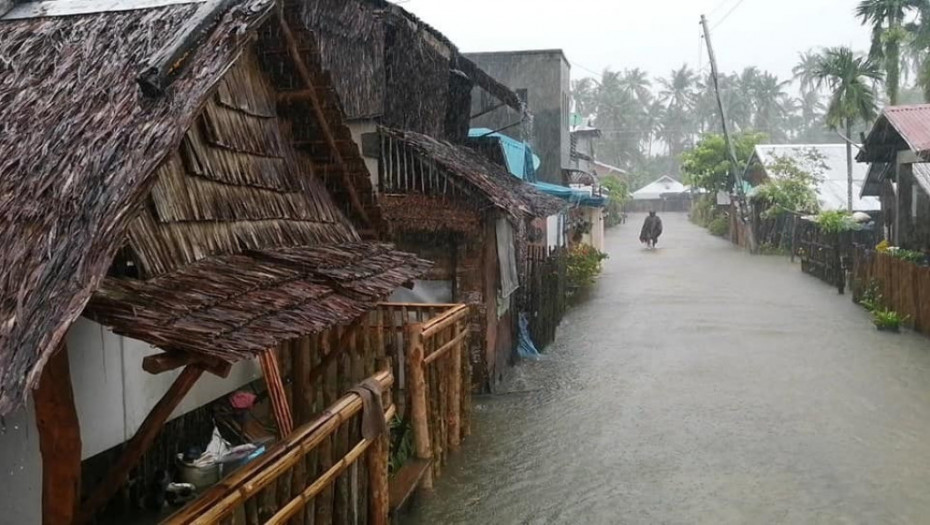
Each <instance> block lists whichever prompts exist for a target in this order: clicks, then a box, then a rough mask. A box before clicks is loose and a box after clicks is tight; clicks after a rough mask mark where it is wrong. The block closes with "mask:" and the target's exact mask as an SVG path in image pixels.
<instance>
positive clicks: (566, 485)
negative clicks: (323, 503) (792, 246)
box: [405, 214, 930, 524]
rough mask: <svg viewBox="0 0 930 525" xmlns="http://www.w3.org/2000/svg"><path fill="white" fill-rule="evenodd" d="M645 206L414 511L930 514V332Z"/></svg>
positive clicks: (553, 517)
mask: <svg viewBox="0 0 930 525" xmlns="http://www.w3.org/2000/svg"><path fill="white" fill-rule="evenodd" d="M641 220H642V219H641V218H637V217H633V218H631V221H630V222H629V223H628V224H626V225H624V226H621V227H619V228H616V229H613V230H611V231H609V232H608V240H607V242H608V247H609V252H610V256H611V258H610V259H609V260H608V261H606V264H605V271H604V274H603V276H602V277H601V279H600V281H599V283H598V285H597V287H596V289H595V290H593V292H592V293H591V296H590V297H589V298H588V299H587V300H586V301H585V302H584V303H582V304H580V305H578V306H577V307H575V308H574V309H573V310H571V311H570V312H569V313H568V315H567V316H566V319H565V320H564V322H563V323H562V325H561V327H560V329H559V334H558V338H557V341H556V342H555V343H554V344H553V345H552V346H551V347H550V348H549V349H548V350H547V353H546V355H545V357H544V359H543V360H541V361H537V362H525V363H522V364H521V365H519V366H518V367H517V368H516V369H515V370H514V374H513V377H512V378H511V379H510V380H509V381H508V384H507V389H508V391H509V392H510V393H507V394H503V395H499V396H493V397H480V398H477V399H476V400H475V410H476V413H475V421H474V423H473V432H472V435H471V436H470V437H469V438H468V441H467V443H466V444H465V446H464V447H463V450H462V453H460V454H458V455H457V456H456V457H455V458H453V460H452V461H451V463H450V464H449V465H448V466H447V467H446V468H445V470H444V472H443V475H442V477H441V478H440V479H439V480H438V482H437V487H436V490H435V492H434V493H433V494H432V495H431V496H428V497H424V498H421V499H420V501H419V505H418V507H417V508H416V509H415V510H414V511H413V514H412V515H411V516H409V519H407V520H405V523H414V524H433V523H443V524H445V523H450V524H451V523H475V524H511V523H512V524H522V523H533V524H535V523H566V524H569V523H571V524H600V523H605V524H607V523H610V524H613V523H649V524H651V523H688V524H691V523H713V524H720V523H791V524H794V523H862V524H877V523H908V524H910V523H930V340H928V339H925V338H923V337H921V336H917V335H915V334H912V333H903V334H899V335H895V334H885V333H879V332H877V331H876V330H875V329H874V328H873V327H872V326H871V324H870V322H869V318H868V316H867V314H866V312H865V311H863V310H862V309H860V308H859V307H857V306H855V305H853V304H852V303H851V302H850V300H849V298H848V296H839V295H837V293H836V291H835V289H833V288H830V287H828V286H826V285H824V284H822V283H821V282H820V281H817V280H815V279H813V278H812V277H809V276H807V275H804V274H802V273H801V272H800V270H799V268H798V266H797V265H791V264H790V263H789V262H788V260H787V259H786V258H783V257H764V256H755V257H754V256H750V255H748V254H745V253H742V252H740V251H738V250H737V249H736V248H734V247H732V246H731V245H730V244H729V243H728V242H726V241H724V240H720V239H717V238H714V237H711V236H710V235H708V234H707V233H705V232H704V231H703V230H701V229H699V228H697V227H696V226H693V225H691V224H690V223H688V222H687V220H686V218H685V217H684V216H683V215H673V214H666V215H664V216H663V220H664V222H665V234H664V235H663V236H662V238H661V239H660V242H659V249H658V250H656V251H655V252H648V251H644V250H643V249H642V248H641V247H640V245H639V243H638V241H637V240H636V237H637V236H638V229H639V223H640V222H641Z"/></svg>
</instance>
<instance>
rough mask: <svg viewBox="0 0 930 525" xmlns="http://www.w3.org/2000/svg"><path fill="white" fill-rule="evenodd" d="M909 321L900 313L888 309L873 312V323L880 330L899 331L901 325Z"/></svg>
mask: <svg viewBox="0 0 930 525" xmlns="http://www.w3.org/2000/svg"><path fill="white" fill-rule="evenodd" d="M906 321H907V317H906V316H904V317H902V316H901V315H900V314H899V313H898V312H895V311H894V310H890V309H888V308H882V309H876V310H873V311H872V322H873V323H875V326H877V327H878V328H879V329H883V330H897V329H898V328H899V327H900V326H901V323H904V322H906Z"/></svg>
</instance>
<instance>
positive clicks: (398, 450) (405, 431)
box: [388, 416, 413, 474]
mask: <svg viewBox="0 0 930 525" xmlns="http://www.w3.org/2000/svg"><path fill="white" fill-rule="evenodd" d="M412 457H413V429H412V428H411V427H410V423H409V422H408V421H406V420H403V419H401V418H399V417H397V416H394V419H392V420H391V454H390V456H389V457H388V472H389V473H391V474H394V473H396V472H397V471H398V470H400V468H401V467H403V466H404V464H405V463H407V460H408V459H410V458H412Z"/></svg>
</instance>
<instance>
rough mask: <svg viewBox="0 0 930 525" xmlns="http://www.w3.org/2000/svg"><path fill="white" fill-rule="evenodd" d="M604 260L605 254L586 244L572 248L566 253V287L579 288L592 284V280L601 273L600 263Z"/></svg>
mask: <svg viewBox="0 0 930 525" xmlns="http://www.w3.org/2000/svg"><path fill="white" fill-rule="evenodd" d="M606 258H607V254H606V253H601V252H600V251H598V250H597V249H596V248H595V247H593V246H589V245H587V244H581V245H578V246H575V247H574V248H572V249H571V250H570V251H569V252H568V265H567V266H568V268H567V272H568V285H569V286H571V287H573V288H581V287H584V286H588V285H590V284H592V283H594V279H595V278H596V277H597V276H598V274H599V273H601V261H603V260H604V259H606Z"/></svg>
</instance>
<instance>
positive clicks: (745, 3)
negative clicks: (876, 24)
mask: <svg viewBox="0 0 930 525" xmlns="http://www.w3.org/2000/svg"><path fill="white" fill-rule="evenodd" d="M398 3H400V4H401V5H402V6H403V7H404V8H405V9H407V10H408V11H411V12H413V13H414V14H416V15H417V16H419V17H420V18H422V19H423V20H424V21H425V22H426V23H428V24H430V25H432V26H434V27H436V28H437V29H439V30H440V31H442V32H443V33H444V34H445V35H446V36H448V37H449V38H450V39H451V40H452V41H453V42H454V43H455V44H456V45H457V46H458V47H459V49H461V50H462V51H466V52H467V51H505V50H518V49H542V48H561V49H563V50H564V51H565V54H566V55H567V56H568V59H569V61H571V62H572V78H579V77H582V76H591V73H590V71H589V70H593V71H596V72H600V71H601V70H603V69H604V68H605V67H610V68H612V69H624V68H633V67H640V68H643V69H646V70H647V71H649V72H650V73H652V74H653V75H667V74H668V72H669V71H670V70H671V69H673V68H677V67H680V66H681V65H682V64H683V63H685V62H687V63H688V64H690V65H691V66H692V67H694V68H695V69H697V66H698V65H700V66H703V67H705V68H706V67H707V57H706V49H705V48H703V47H701V48H700V49H701V53H700V56H699V52H698V51H699V47H698V46H699V42H700V40H699V36H700V24H699V21H700V15H701V13H705V14H707V15H708V19H709V21H710V25H711V27H712V28H714V26H715V25H716V24H719V26H717V27H716V28H715V29H712V34H711V36H712V38H713V44H714V50H715V51H716V53H717V61H718V62H719V64H720V68H721V70H722V71H726V72H731V71H734V70H739V69H742V68H743V67H746V66H750V65H756V66H758V67H759V68H761V69H764V70H768V71H771V72H773V73H777V74H778V75H779V76H781V77H785V78H786V77H789V76H790V75H791V68H792V66H793V65H794V64H795V62H796V60H797V55H798V53H799V52H800V51H804V50H806V49H809V48H811V47H820V46H834V45H848V46H851V47H853V48H854V49H857V50H862V51H866V50H867V49H868V42H869V30H868V29H866V28H864V27H862V26H860V25H859V22H858V20H856V18H855V16H854V15H853V9H854V6H855V5H856V4H857V3H858V2H857V0H661V1H660V0H645V1H644V0H407V1H404V0H399V1H398ZM728 13H729V14H728ZM727 15H728V16H727ZM724 17H725V18H724ZM699 60H700V62H699Z"/></svg>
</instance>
